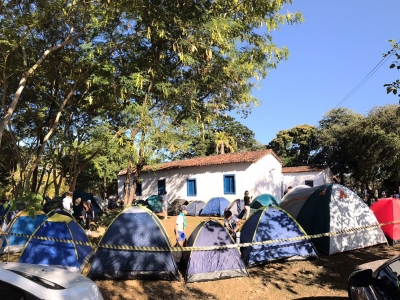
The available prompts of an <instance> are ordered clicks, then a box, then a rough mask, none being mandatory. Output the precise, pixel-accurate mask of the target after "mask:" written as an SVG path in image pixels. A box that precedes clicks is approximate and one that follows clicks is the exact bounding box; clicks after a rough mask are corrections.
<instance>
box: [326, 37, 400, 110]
mask: <svg viewBox="0 0 400 300" xmlns="http://www.w3.org/2000/svg"><path fill="white" fill-rule="evenodd" d="M397 45H399V43H397ZM394 50H395V47H393V48H392V50H390V51H389V53H390V54H389V55H387V56H386V57H383V58H382V59H381V61H380V62H379V63H378V64H377V65H376V66H375V67H374V68H373V69H372V70H371V71H370V72H369V73H368V74H367V75H366V76H365V77H364V78H363V80H361V81H360V83H359V84H357V85H356V87H355V88H353V89H352V90H351V91H350V93H348V94H347V95H346V97H344V98H343V99H342V101H340V102H339V103H338V104H337V105H336V106H335V107H334V108H337V107H338V106H339V105H340V104H342V103H343V102H344V101H346V100H347V99H348V98H350V97H351V96H352V95H353V94H354V93H355V92H356V91H357V90H358V89H359V88H360V87H362V86H363V85H364V83H365V82H367V80H368V79H369V78H370V77H371V76H372V75H374V73H375V72H376V71H378V69H379V68H380V67H381V66H382V65H383V64H384V63H385V62H386V61H387V60H388V59H389V57H391V56H392V55H393V53H394Z"/></svg>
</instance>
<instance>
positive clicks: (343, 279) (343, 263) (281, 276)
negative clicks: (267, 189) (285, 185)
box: [1, 215, 400, 300]
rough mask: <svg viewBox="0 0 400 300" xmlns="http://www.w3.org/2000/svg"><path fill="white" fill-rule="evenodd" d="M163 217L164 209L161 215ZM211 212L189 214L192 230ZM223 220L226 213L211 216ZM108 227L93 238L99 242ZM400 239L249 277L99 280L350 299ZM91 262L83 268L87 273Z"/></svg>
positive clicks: (126, 288)
mask: <svg viewBox="0 0 400 300" xmlns="http://www.w3.org/2000/svg"><path fill="white" fill-rule="evenodd" d="M160 217H161V215H160ZM175 218H176V217H172V216H170V217H169V218H168V220H165V221H164V220H163V221H162V224H163V225H164V227H165V229H166V232H167V234H168V237H169V239H170V242H171V244H172V245H174V244H175V241H174V228H175ZM208 219H210V218H209V217H191V216H188V217H187V233H188V235H190V233H191V232H192V231H193V230H194V229H195V227H196V226H197V225H198V224H199V223H200V222H202V221H205V220H208ZM212 219H215V220H218V221H219V222H220V223H221V224H222V221H223V219H222V218H212ZM104 231H105V228H99V230H98V231H97V232H96V233H94V235H93V237H92V238H91V240H92V242H93V243H98V242H99V240H100V237H101V236H102V234H103V233H104ZM399 251H400V245H399V244H397V245H395V246H389V245H385V244H383V245H377V246H373V247H369V248H364V249H360V250H353V251H348V252H344V253H337V254H334V255H330V256H328V255H326V254H324V253H321V252H319V258H316V259H311V260H305V261H289V262H285V261H282V262H274V263H269V264H265V265H262V266H255V267H252V268H249V269H248V272H249V275H250V276H249V277H237V278H231V279H223V280H217V281H208V282H196V283H187V284H185V283H184V280H183V278H182V276H181V275H180V276H181V281H163V280H157V281H151V280H96V283H97V285H98V286H99V288H100V290H101V292H102V295H103V297H104V299H115V300H117V299H118V300H120V299H139V300H150V299H163V300H164V299H221V300H222V299H274V300H278V299H331V300H333V299H343V300H344V299H347V279H348V277H349V275H350V274H351V272H352V271H353V270H354V268H355V266H357V265H360V264H363V263H365V262H369V261H373V260H378V259H386V258H390V257H392V256H394V255H396V254H398V253H399ZM18 259H19V254H12V255H2V256H1V261H7V260H8V261H18ZM89 268H90V264H89V265H88V266H87V267H86V268H85V269H84V271H83V274H84V275H87V273H88V272H89Z"/></svg>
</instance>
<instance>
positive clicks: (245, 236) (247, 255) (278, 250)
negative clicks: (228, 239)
mask: <svg viewBox="0 0 400 300" xmlns="http://www.w3.org/2000/svg"><path fill="white" fill-rule="evenodd" d="M298 236H306V233H305V232H304V230H303V229H302V228H301V227H300V225H299V224H298V223H297V222H296V220H294V219H293V218H292V217H291V216H290V215H289V214H288V213H286V212H285V211H284V210H282V209H280V208H279V207H264V208H260V209H259V210H257V211H256V212H254V213H253V214H252V215H251V216H250V218H249V219H248V220H247V221H246V222H245V223H244V224H243V226H242V228H241V230H240V243H253V242H263V241H268V240H275V239H285V238H291V237H298ZM241 251H242V258H243V261H244V262H245V263H246V265H247V266H248V267H249V266H253V265H256V264H261V263H264V262H268V261H271V260H278V259H289V258H292V259H306V258H307V257H312V256H317V253H316V251H315V249H314V246H313V244H312V243H311V242H310V241H309V240H298V241H287V242H276V243H273V244H264V245H254V246H251V247H243V248H241Z"/></svg>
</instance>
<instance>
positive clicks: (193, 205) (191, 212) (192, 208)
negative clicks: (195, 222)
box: [187, 200, 206, 216]
mask: <svg viewBox="0 0 400 300" xmlns="http://www.w3.org/2000/svg"><path fill="white" fill-rule="evenodd" d="M205 204H206V203H205V202H204V201H202V200H196V201H193V202H190V203H189V205H188V206H187V209H188V210H187V212H188V213H187V215H188V216H198V215H199V214H200V212H201V210H202V209H203V207H204V205H205Z"/></svg>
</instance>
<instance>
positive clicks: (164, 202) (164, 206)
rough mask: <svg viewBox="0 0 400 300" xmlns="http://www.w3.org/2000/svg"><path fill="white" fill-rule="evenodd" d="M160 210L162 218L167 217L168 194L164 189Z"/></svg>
mask: <svg viewBox="0 0 400 300" xmlns="http://www.w3.org/2000/svg"><path fill="white" fill-rule="evenodd" d="M161 198H162V211H163V213H164V220H166V219H167V218H168V195H167V191H164V193H163V195H162V197H161Z"/></svg>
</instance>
